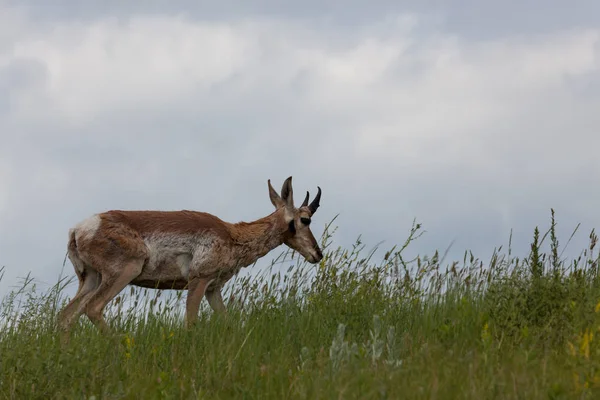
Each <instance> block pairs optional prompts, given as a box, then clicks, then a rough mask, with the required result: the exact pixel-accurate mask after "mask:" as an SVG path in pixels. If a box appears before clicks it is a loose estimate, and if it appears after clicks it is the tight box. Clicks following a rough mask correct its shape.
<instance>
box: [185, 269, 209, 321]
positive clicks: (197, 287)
mask: <svg viewBox="0 0 600 400" xmlns="http://www.w3.org/2000/svg"><path fill="white" fill-rule="evenodd" d="M213 280H214V279H212V278H199V277H198V278H193V279H192V280H191V281H190V283H189V291H188V296H187V299H186V305H185V308H186V310H185V311H186V312H185V313H186V325H187V326H191V325H192V324H193V323H195V322H196V320H197V319H198V310H199V309H200V302H201V301H202V298H203V297H204V294H205V293H206V288H207V287H208V285H210V284H211V283H212V281H213Z"/></svg>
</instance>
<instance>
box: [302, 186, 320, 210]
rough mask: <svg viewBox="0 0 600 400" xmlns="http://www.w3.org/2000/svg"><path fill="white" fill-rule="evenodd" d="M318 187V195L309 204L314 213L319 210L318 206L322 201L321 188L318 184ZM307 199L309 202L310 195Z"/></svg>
mask: <svg viewBox="0 0 600 400" xmlns="http://www.w3.org/2000/svg"><path fill="white" fill-rule="evenodd" d="M317 189H318V191H317V195H316V196H315V198H314V199H313V201H312V202H311V203H310V205H309V206H308V209H309V210H310V212H311V213H313V214H314V213H315V212H316V211H317V208H319V202H320V201H321V188H320V187H318V186H317ZM305 201H306V202H308V196H307V197H306V200H305Z"/></svg>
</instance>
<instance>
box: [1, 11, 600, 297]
mask: <svg viewBox="0 0 600 400" xmlns="http://www.w3.org/2000/svg"><path fill="white" fill-rule="evenodd" d="M217 3H218V5H217ZM409 3H410V4H409ZM415 4H417V2H403V1H391V0H382V1H377V0H374V1H369V2H359V1H356V0H350V1H344V2H341V1H339V2H333V1H329V2H322V1H314V0H307V1H303V2H295V3H293V4H292V3H289V2H281V1H274V0H273V1H266V0H261V1H252V2H249V1H240V0H228V1H221V2H207V1H191V0H190V1H169V2H158V1H137V0H134V1H129V2H121V1H116V0H109V1H104V2H97V1H95V2H92V1H67V0H56V1H51V2H50V1H49V2H40V1H37V0H36V1H33V0H25V1H23V0H19V1H6V0H4V1H3V0H0V265H4V266H6V275H5V277H4V279H3V281H2V282H0V295H2V294H4V293H6V291H7V290H8V288H10V287H12V286H13V285H16V284H18V280H17V278H18V277H22V276H24V275H25V274H26V273H27V272H29V271H31V272H32V274H33V276H34V277H35V278H36V281H37V282H38V283H39V284H40V285H41V286H42V287H43V286H44V285H50V284H53V283H54V282H56V279H57V277H58V274H59V273H60V271H61V268H62V262H63V259H64V256H65V252H66V242H67V232H68V229H69V228H70V227H71V226H72V225H74V224H75V223H76V222H78V221H79V220H81V219H83V218H85V217H87V216H89V215H90V214H92V213H95V212H99V211H104V210H108V209H112V208H119V209H163V210H178V209H195V210H200V211H208V212H211V213H214V214H216V215H218V216H219V217H221V218H223V219H225V220H227V221H231V222H236V221H239V220H245V221H249V220H253V219H256V218H259V217H262V216H264V215H267V214H269V213H270V212H271V211H272V209H273V208H272V205H271V203H270V201H269V197H268V191H267V179H269V178H270V179H272V181H273V183H274V185H275V186H276V187H277V188H278V189H279V188H280V187H281V183H282V182H283V180H284V179H285V178H286V177H287V176H289V175H292V176H293V177H294V190H295V193H296V197H297V198H296V202H297V203H299V202H301V201H302V197H303V195H304V193H305V191H306V190H310V192H311V194H313V195H314V193H315V192H316V187H317V185H319V186H321V188H322V189H323V197H322V201H321V208H320V209H319V212H318V213H317V214H316V215H315V218H314V227H313V230H315V232H316V233H321V232H322V229H323V227H324V225H325V224H326V223H327V222H328V221H330V220H331V219H332V218H333V217H334V216H335V215H336V214H340V216H339V218H338V220H337V221H336V225H337V226H338V227H339V229H338V232H337V234H336V236H335V239H336V244H340V245H349V244H351V243H352V242H353V241H354V240H355V239H356V238H357V237H358V235H360V234H362V236H363V239H364V242H365V243H366V244H367V246H368V247H369V246H373V245H375V244H377V243H378V242H380V241H385V243H384V244H383V247H384V248H389V247H391V246H392V245H393V244H395V243H398V242H401V241H403V240H404V239H405V237H406V235H407V234H408V232H409V229H410V225H411V223H412V220H413V219H414V218H416V219H417V220H418V221H419V222H422V223H423V225H424V228H425V229H426V230H427V233H426V234H425V236H423V237H422V238H421V239H419V241H418V242H417V243H415V244H414V246H413V247H412V253H413V254H416V253H421V254H432V253H433V252H434V251H435V249H440V250H441V251H443V250H444V249H445V248H446V247H447V246H448V245H449V244H450V243H451V242H452V241H454V245H453V250H452V252H451V255H452V257H453V258H459V257H461V255H462V253H463V252H464V251H465V250H466V249H471V250H473V252H474V253H475V254H476V255H479V256H481V257H482V258H484V259H487V258H488V257H489V255H490V254H491V252H492V250H493V248H494V247H496V246H499V245H503V244H504V245H506V243H507V241H508V237H509V233H510V229H511V228H512V229H513V230H514V235H513V241H514V248H515V251H516V252H517V253H521V254H526V251H527V248H528V245H529V241H530V239H531V233H532V231H533V229H534V227H535V226H536V225H539V226H540V227H543V228H547V227H548V225H549V216H550V208H551V207H554V208H555V210H556V212H557V217H558V223H559V231H560V233H561V240H562V242H563V243H564V242H566V240H567V239H568V236H569V234H570V233H571V231H572V229H573V228H574V227H575V226H576V224H577V223H581V224H582V231H581V232H580V234H579V235H578V236H577V237H576V240H575V242H574V244H573V247H572V251H573V252H579V251H580V250H581V248H582V245H583V243H585V241H586V239H587V234H588V233H589V230H590V229H592V228H594V227H598V225H599V223H600V211H598V209H599V208H598V207H599V205H600V185H599V183H600V179H599V178H600V157H599V156H598V154H599V151H600V150H599V149H600V147H599V145H600V136H599V128H600V3H599V2H597V1H591V0H590V1H578V2H572V3H570V4H571V5H567V3H565V2H564V1H558V0H551V1H544V2H542V1H536V2H534V1H513V0H509V1H503V2H482V1H467V0H460V1H453V2H441V1H421V2H418V5H415ZM450 4H451V5H450ZM278 253H279V250H276V251H275V252H274V253H271V254H270V255H269V256H267V258H268V257H271V256H274V255H276V254H278ZM66 271H67V272H68V273H69V274H72V266H71V265H70V263H69V262H67V265H66ZM72 290H74V287H73V288H72Z"/></svg>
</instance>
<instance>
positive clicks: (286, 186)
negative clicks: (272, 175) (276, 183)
mask: <svg viewBox="0 0 600 400" xmlns="http://www.w3.org/2000/svg"><path fill="white" fill-rule="evenodd" d="M268 184H269V197H270V198H271V203H273V205H274V206H275V208H276V209H277V210H281V211H282V213H281V215H282V218H284V219H285V223H286V225H287V231H286V233H285V236H284V240H283V243H285V244H286V245H287V246H289V247H290V248H292V249H294V250H296V251H297V252H298V253H300V254H302V256H303V257H304V258H305V259H306V260H307V261H308V262H310V263H312V264H316V263H318V262H319V261H321V259H322V258H323V253H321V249H320V248H319V244H318V243H317V241H316V239H315V237H314V236H313V233H312V232H311V230H310V222H311V217H312V216H313V215H314V213H315V212H316V211H317V208H319V201H320V200H321V188H320V187H318V186H317V188H318V192H317V195H316V196H315V198H314V199H313V201H312V202H311V203H310V204H308V198H309V193H308V192H306V197H305V198H304V202H303V203H302V205H301V206H300V208H296V207H295V206H294V196H293V190H292V177H291V176H290V177H289V178H287V179H286V180H285V182H284V183H283V186H282V188H281V196H280V195H279V194H277V192H276V191H275V189H273V186H271V180H270V179H269V180H268Z"/></svg>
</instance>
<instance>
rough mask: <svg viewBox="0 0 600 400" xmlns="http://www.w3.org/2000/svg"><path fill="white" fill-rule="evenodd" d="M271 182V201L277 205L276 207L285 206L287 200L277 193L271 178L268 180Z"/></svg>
mask: <svg viewBox="0 0 600 400" xmlns="http://www.w3.org/2000/svg"><path fill="white" fill-rule="evenodd" d="M267 183H268V184H269V198H270V199H271V203H273V205H274V206H275V208H281V207H285V201H283V199H282V198H281V197H280V196H279V195H278V194H277V192H276V191H275V189H273V186H271V180H270V179H269V180H267Z"/></svg>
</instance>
